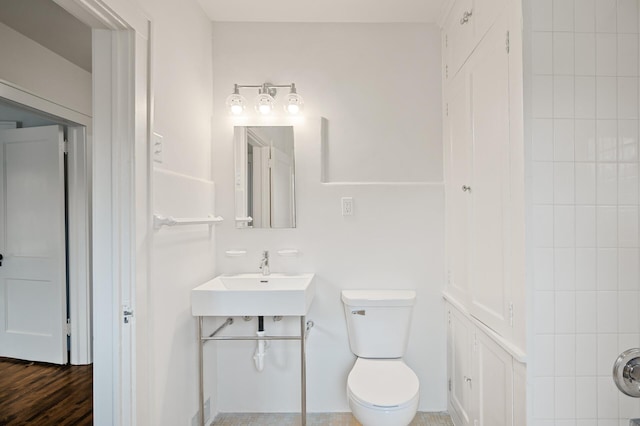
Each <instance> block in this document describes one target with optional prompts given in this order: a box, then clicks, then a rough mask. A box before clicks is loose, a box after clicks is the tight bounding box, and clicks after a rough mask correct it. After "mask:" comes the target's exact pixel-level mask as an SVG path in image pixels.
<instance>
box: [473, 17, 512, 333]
mask: <svg viewBox="0 0 640 426" xmlns="http://www.w3.org/2000/svg"><path fill="white" fill-rule="evenodd" d="M506 28H507V26H506V22H505V20H504V19H501V21H499V22H498V23H496V25H494V27H493V28H492V29H491V31H490V32H489V34H488V35H487V38H486V39H485V40H483V42H482V43H481V44H480V46H479V47H478V50H477V51H476V52H475V53H474V56H473V59H472V62H470V63H469V69H470V75H471V110H472V123H473V130H472V131H473V183H472V185H471V188H472V189H471V195H472V198H473V201H472V203H473V212H472V226H471V229H472V236H471V271H470V272H471V274H470V276H471V277H472V282H471V285H470V288H471V306H470V312H471V314H472V315H474V316H476V317H477V318H478V319H480V321H482V322H483V323H485V324H487V325H488V326H489V327H490V328H492V329H493V330H495V331H496V332H497V333H498V334H500V335H502V336H505V337H508V336H509V335H510V315H509V312H510V309H509V306H510V290H509V286H508V285H507V279H506V277H508V270H507V268H508V262H506V256H507V253H508V250H507V244H508V239H507V236H508V232H507V230H508V229H509V222H508V220H509V215H508V211H509V205H508V202H509V62H508V53H507V50H506V37H507V29H506Z"/></svg>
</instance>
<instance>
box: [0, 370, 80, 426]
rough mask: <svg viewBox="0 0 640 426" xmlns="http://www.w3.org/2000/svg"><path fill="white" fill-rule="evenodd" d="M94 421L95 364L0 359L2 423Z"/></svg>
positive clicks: (44, 424) (39, 424)
mask: <svg viewBox="0 0 640 426" xmlns="http://www.w3.org/2000/svg"><path fill="white" fill-rule="evenodd" d="M92 423H93V366H91V365H86V366H85V365H82V366H76V365H53V364H43V363H33V362H29V361H18V360H13V359H8V358H0V426H19V425H20V426H22V425H37V426H48V425H52V426H53V425H55V426H62V425H69V426H71V425H91V424H92Z"/></svg>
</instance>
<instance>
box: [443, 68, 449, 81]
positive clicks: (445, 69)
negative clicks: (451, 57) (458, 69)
mask: <svg viewBox="0 0 640 426" xmlns="http://www.w3.org/2000/svg"><path fill="white" fill-rule="evenodd" d="M444 78H445V79H448V78H449V65H445V66H444Z"/></svg>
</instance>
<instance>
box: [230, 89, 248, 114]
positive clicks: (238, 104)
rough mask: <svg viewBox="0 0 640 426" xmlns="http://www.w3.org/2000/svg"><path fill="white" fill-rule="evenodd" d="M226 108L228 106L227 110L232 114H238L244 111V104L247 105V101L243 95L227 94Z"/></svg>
mask: <svg viewBox="0 0 640 426" xmlns="http://www.w3.org/2000/svg"><path fill="white" fill-rule="evenodd" d="M226 104H227V108H229V112H231V114H233V115H240V114H242V113H243V112H244V109H245V106H246V105H247V101H246V99H245V98H244V96H242V95H240V94H238V93H233V94H231V95H229V97H228V98H227V102H226Z"/></svg>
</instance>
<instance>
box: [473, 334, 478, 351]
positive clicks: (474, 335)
mask: <svg viewBox="0 0 640 426" xmlns="http://www.w3.org/2000/svg"><path fill="white" fill-rule="evenodd" d="M473 352H478V335H477V334H475V333H473Z"/></svg>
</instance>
